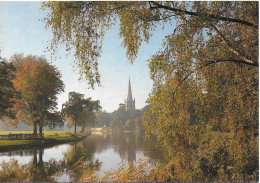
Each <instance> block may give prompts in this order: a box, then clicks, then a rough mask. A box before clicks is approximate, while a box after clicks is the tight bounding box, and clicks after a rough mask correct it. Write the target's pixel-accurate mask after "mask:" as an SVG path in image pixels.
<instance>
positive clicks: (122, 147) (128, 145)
mask: <svg viewBox="0 0 260 183" xmlns="http://www.w3.org/2000/svg"><path fill="white" fill-rule="evenodd" d="M111 143H112V144H114V145H116V146H115V150H116V151H117V152H118V153H119V155H120V157H121V158H122V159H125V160H126V161H128V163H129V162H135V161H136V152H137V151H143V152H144V155H145V156H147V157H149V158H150V159H152V160H154V161H156V162H160V163H164V162H166V159H167V157H166V156H164V154H165V153H164V152H163V150H162V149H160V148H158V147H157V146H156V145H155V140H154V139H150V140H146V139H145V137H144V134H143V133H113V135H112V136H111Z"/></svg>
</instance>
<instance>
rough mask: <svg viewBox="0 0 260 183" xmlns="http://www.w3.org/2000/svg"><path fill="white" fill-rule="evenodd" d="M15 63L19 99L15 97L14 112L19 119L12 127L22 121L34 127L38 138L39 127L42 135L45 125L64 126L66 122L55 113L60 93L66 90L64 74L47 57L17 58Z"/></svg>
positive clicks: (15, 81)
mask: <svg viewBox="0 0 260 183" xmlns="http://www.w3.org/2000/svg"><path fill="white" fill-rule="evenodd" d="M12 61H13V64H14V65H15V67H16V71H15V78H14V80H13V85H14V88H15V89H16V91H17V92H19V96H16V97H14V98H13V102H14V104H13V106H12V108H11V109H10V110H11V111H12V112H13V113H14V114H15V119H12V120H10V121H9V124H10V125H11V126H12V125H16V124H17V123H19V122H20V121H22V122H24V123H27V124H29V125H32V126H33V127H34V135H35V136H37V126H39V133H40V136H42V128H43V126H46V125H48V126H52V127H54V126H56V125H62V124H63V123H64V121H63V120H62V117H61V116H60V114H59V113H58V112H56V111H55V110H56V106H57V94H59V93H61V92H62V91H63V90H64V84H63V82H62V80H61V74H60V72H59V71H58V70H57V69H56V68H55V67H54V66H52V65H50V64H49V63H48V62H47V60H46V59H45V58H44V57H37V56H32V55H29V56H26V57H24V56H23V55H14V56H13V57H12Z"/></svg>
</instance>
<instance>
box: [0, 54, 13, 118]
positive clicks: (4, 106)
mask: <svg viewBox="0 0 260 183" xmlns="http://www.w3.org/2000/svg"><path fill="white" fill-rule="evenodd" d="M14 72H15V67H14V66H13V64H12V63H9V62H7V61H6V60H5V59H3V58H1V57H0V118H3V117H4V116H9V117H11V114H10V111H9V110H8V109H9V108H10V107H11V103H12V102H11V98H12V97H13V96H14V95H15V90H14V87H13V83H12V79H13V78H14Z"/></svg>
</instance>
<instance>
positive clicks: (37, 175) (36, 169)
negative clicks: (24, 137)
mask: <svg viewBox="0 0 260 183" xmlns="http://www.w3.org/2000/svg"><path fill="white" fill-rule="evenodd" d="M37 151H38V152H39V153H38V157H37ZM42 156H43V149H38V150H34V152H33V157H32V161H31V162H30V163H28V164H25V165H19V164H18V161H17V160H14V159H12V160H11V161H10V162H3V163H1V167H2V170H1V171H0V180H1V181H2V182H22V181H23V182H24V181H25V182H54V181H55V178H56V177H57V175H59V174H60V173H61V171H62V167H63V163H62V161H59V162H57V161H55V160H53V159H51V160H50V161H48V162H43V158H42Z"/></svg>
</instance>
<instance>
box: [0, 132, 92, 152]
mask: <svg viewBox="0 0 260 183" xmlns="http://www.w3.org/2000/svg"><path fill="white" fill-rule="evenodd" d="M10 133H12V134H17V133H32V132H31V131H10ZM0 134H3V135H5V134H9V132H1V133H0ZM89 135H90V133H89V132H87V133H78V134H76V135H74V134H71V133H65V132H62V131H45V132H44V138H42V139H35V140H0V151H5V150H12V149H21V148H33V147H49V146H54V145H57V144H64V143H69V142H76V141H79V140H82V139H84V138H86V137H87V136H89Z"/></svg>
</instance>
